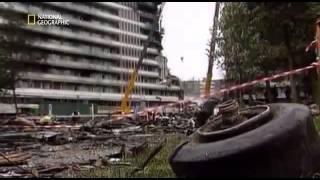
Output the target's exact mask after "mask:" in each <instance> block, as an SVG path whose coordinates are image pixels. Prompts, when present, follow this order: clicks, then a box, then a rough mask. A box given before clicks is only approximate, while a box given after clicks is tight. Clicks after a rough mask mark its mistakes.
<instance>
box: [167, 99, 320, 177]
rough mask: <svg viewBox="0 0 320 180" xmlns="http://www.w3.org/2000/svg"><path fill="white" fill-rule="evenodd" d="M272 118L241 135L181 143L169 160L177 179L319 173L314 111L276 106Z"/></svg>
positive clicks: (271, 106)
mask: <svg viewBox="0 0 320 180" xmlns="http://www.w3.org/2000/svg"><path fill="white" fill-rule="evenodd" d="M270 112H271V114H272V117H271V118H270V120H269V121H267V122H265V123H264V124H263V125H261V126H259V127H257V128H255V129H252V130H250V131H247V132H244V133H242V134H240V135H236V136H233V137H229V138H226V139H223V140H217V141H211V142H207V143H202V142H194V141H193V142H191V141H190V140H189V141H187V142H184V143H182V144H181V145H179V146H178V147H177V148H176V150H175V151H174V152H173V154H172V155H171V156H170V157H169V162H170V165H171V167H172V169H173V171H174V172H175V174H176V175H177V176H178V177H237V178H238V177H308V176H311V175H312V174H313V173H314V172H316V171H317V170H318V169H319V167H320V166H319V165H320V163H319V162H320V158H319V153H317V151H320V149H319V148H320V146H319V144H320V141H319V135H318V132H317V131H316V129H315V126H314V123H313V120H312V116H311V112H310V110H309V109H308V107H307V106H304V105H300V104H288V103H283V104H271V105H270Z"/></svg>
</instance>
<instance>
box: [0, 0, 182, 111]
mask: <svg viewBox="0 0 320 180" xmlns="http://www.w3.org/2000/svg"><path fill="white" fill-rule="evenodd" d="M158 4H159V3H156V2H41V3H40V2H34V3H33V2H8V3H5V2H2V3H1V5H0V8H1V9H0V10H6V11H14V12H15V13H17V14H21V15H22V17H24V18H26V19H27V16H28V15H39V14H60V15H61V16H62V17H63V19H65V20H68V22H69V25H67V26H65V25H64V26H58V25H55V26H39V25H27V23H26V25H25V26H23V27H22V28H23V29H24V31H25V33H26V34H28V36H32V37H33V38H32V41H31V42H30V48H31V49H32V51H30V53H32V57H35V58H37V57H38V59H37V61H32V62H25V63H24V66H25V72H23V73H22V76H21V80H20V81H19V82H18V84H17V89H16V93H17V95H18V103H26V104H60V105H66V104H69V106H68V107H70V108H69V109H70V110H69V111H74V110H73V109H72V108H73V107H77V109H79V106H83V105H88V106H89V105H91V104H95V105H97V106H99V108H100V110H101V112H102V111H107V110H113V109H114V108H115V107H118V106H120V101H121V98H122V97H123V94H124V91H125V88H126V85H127V82H128V81H129V79H130V75H131V73H132V71H133V69H134V67H135V65H136V64H137V61H138V59H139V55H140V53H141V51H142V49H143V44H144V42H145V41H146V39H147V36H148V32H149V31H150V30H151V24H152V21H153V18H154V16H155V14H156V11H157V5H158ZM162 34H163V33H162V28H161V26H160V23H159V24H158V28H157V31H156V32H155V34H154V35H155V38H154V40H153V42H152V43H151V46H150V48H148V50H147V57H146V58H145V59H144V61H143V65H142V68H141V69H140V71H139V75H138V78H137V81H136V86H135V89H134V91H133V94H132V96H131V98H132V99H137V101H145V102H146V105H147V106H151V105H153V104H156V103H158V99H157V98H156V97H161V99H162V102H173V101H177V100H178V96H179V92H180V90H181V89H180V87H179V86H178V85H172V86H170V87H168V86H167V85H164V84H161V79H162V78H164V74H165V73H166V70H165V69H163V67H166V64H165V65H164V62H165V63H166V61H167V60H166V58H164V57H162V55H161V51H162V45H161V40H162ZM159 59H160V60H159ZM132 103H133V105H134V104H135V102H132ZM75 104H76V106H75ZM61 107H62V106H60V108H61ZM99 108H98V109H99ZM62 109H66V108H62ZM67 109H68V108H67ZM80 109H81V108H80ZM68 113H70V112H66V113H62V114H68ZM60 114H61V113H60Z"/></svg>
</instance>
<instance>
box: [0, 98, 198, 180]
mask: <svg viewBox="0 0 320 180" xmlns="http://www.w3.org/2000/svg"><path fill="white" fill-rule="evenodd" d="M199 110H200V108H199V107H198V106H197V105H195V104H187V105H185V106H184V107H183V108H175V110H174V111H171V112H166V113H164V112H157V113H156V112H152V113H149V114H148V117H147V118H146V117H137V118H123V119H121V120H118V121H110V119H109V118H95V119H93V120H89V121H87V122H86V123H82V122H81V123H80V124H79V122H74V121H57V120H55V119H54V118H52V117H48V116H45V117H42V118H36V117H27V116H21V117H18V118H15V119H12V118H11V119H6V120H1V123H0V124H1V127H0V129H1V130H2V134H1V135H0V177H63V173H64V172H66V171H69V170H72V171H81V170H87V169H91V168H96V167H102V166H110V165H113V164H125V165H128V163H126V162H121V158H122V157H123V156H135V155H137V154H139V153H142V152H143V151H144V149H145V148H146V147H148V146H149V144H148V138H150V137H153V136H154V135H155V134H156V133H159V132H161V133H170V132H178V133H183V134H187V135H189V134H191V133H192V132H194V131H195V123H194V121H195V115H196V114H197V112H198V111H199ZM56 125H61V126H56ZM63 125H68V126H66V127H64V126H63Z"/></svg>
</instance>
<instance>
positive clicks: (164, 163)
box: [69, 134, 185, 178]
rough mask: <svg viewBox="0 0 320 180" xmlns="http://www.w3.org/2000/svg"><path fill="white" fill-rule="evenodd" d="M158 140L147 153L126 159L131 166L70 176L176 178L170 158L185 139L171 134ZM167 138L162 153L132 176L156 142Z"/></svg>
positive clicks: (94, 170)
mask: <svg viewBox="0 0 320 180" xmlns="http://www.w3.org/2000/svg"><path fill="white" fill-rule="evenodd" d="M159 137H160V138H159ZM159 137H157V138H158V139H153V140H152V141H153V142H154V143H150V144H151V145H152V146H151V147H148V148H147V149H146V150H145V152H143V153H141V154H139V155H137V156H135V157H128V158H124V159H123V161H125V162H130V163H131V166H118V165H117V166H115V165H110V166H107V167H104V168H100V169H98V168H96V169H92V170H88V171H81V172H80V173H77V174H70V175H69V176H71V177H77V178H89V177H91V178H94V177H103V178H128V177H134V178H135V177H175V175H174V173H173V171H172V170H171V168H170V165H169V162H168V157H169V155H170V153H171V152H172V151H173V150H174V148H175V147H176V146H177V145H178V144H179V143H180V142H182V141H183V140H184V139H185V137H184V136H182V135H177V134H170V135H165V136H159ZM164 138H166V139H167V140H166V143H165V145H164V146H163V148H162V149H161V151H160V152H159V153H158V154H157V155H156V156H154V157H153V159H152V160H151V161H150V162H149V163H148V164H147V166H146V167H145V169H144V170H142V171H138V172H136V173H135V174H134V175H133V176H130V173H131V172H132V170H133V169H134V168H135V167H137V166H139V165H141V164H142V162H143V161H144V160H145V159H146V158H147V157H148V155H149V154H150V153H151V151H152V149H154V146H156V145H157V143H156V142H160V141H161V140H163V139H164Z"/></svg>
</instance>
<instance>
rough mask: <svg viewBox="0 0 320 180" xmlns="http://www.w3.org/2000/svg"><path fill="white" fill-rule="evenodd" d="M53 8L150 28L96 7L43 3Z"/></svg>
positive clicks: (64, 3)
mask: <svg viewBox="0 0 320 180" xmlns="http://www.w3.org/2000/svg"><path fill="white" fill-rule="evenodd" d="M42 3H45V4H48V5H51V6H55V7H59V8H64V9H67V10H72V11H77V12H78V13H85V14H89V15H92V16H96V17H99V18H103V19H106V20H112V21H114V22H119V21H123V22H127V23H131V24H135V25H138V26H140V27H142V28H146V29H149V28H150V27H149V26H146V25H145V24H143V23H141V22H137V21H133V20H128V19H124V18H121V17H119V16H116V15H113V14H110V13H107V12H102V11H101V10H99V9H96V8H94V7H88V6H81V5H78V4H74V3H70V2H68V3H66V2H42Z"/></svg>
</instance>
